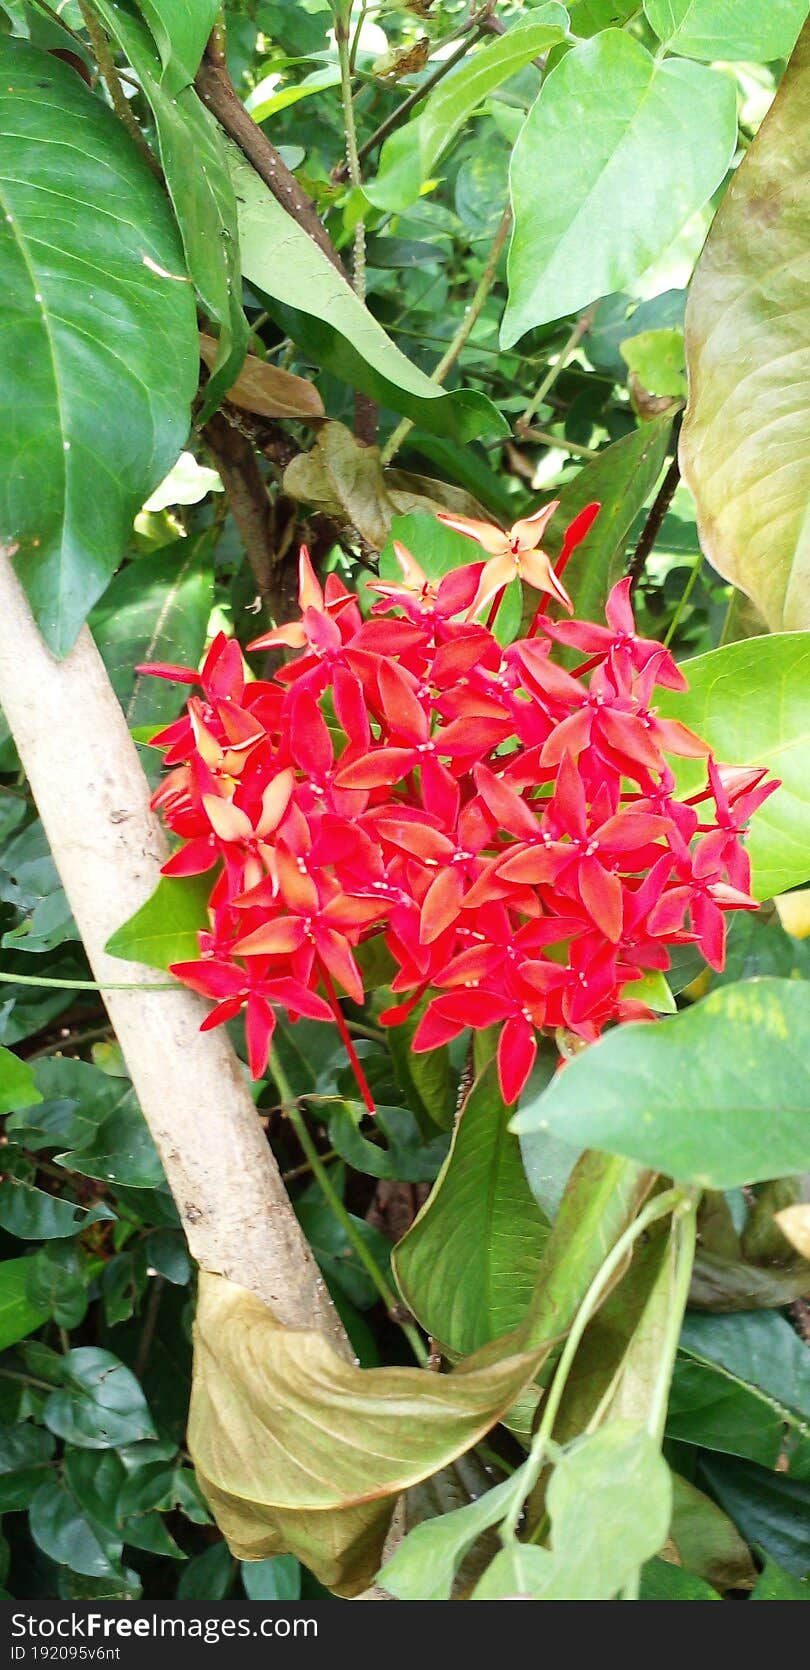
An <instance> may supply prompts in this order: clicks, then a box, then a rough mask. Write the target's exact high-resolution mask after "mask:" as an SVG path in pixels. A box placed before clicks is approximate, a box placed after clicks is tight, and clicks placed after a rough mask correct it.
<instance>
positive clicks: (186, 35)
mask: <svg viewBox="0 0 810 1670" xmlns="http://www.w3.org/2000/svg"><path fill="white" fill-rule="evenodd" d="M119 3H120V0H119ZM138 6H139V8H140V10H141V11H142V12H143V15H144V17H145V18H146V21H147V23H148V24H149V27H150V29H151V31H152V34H153V35H154V37H155V41H156V43H157V48H158V52H159V53H160V59H161V63H162V64H163V84H164V86H165V88H166V91H167V93H170V94H174V93H178V92H179V91H180V88H181V87H185V86H186V85H187V84H188V82H189V81H193V79H194V77H195V75H196V73H197V70H198V68H199V63H200V59H201V58H202V55H203V51H204V49H205V43H206V41H207V40H208V37H209V35H210V33H211V30H212V29H213V27H214V23H215V22H216V16H217V12H218V11H219V0H138Z"/></svg>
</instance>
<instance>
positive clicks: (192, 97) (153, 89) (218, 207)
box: [94, 0, 248, 424]
mask: <svg viewBox="0 0 810 1670" xmlns="http://www.w3.org/2000/svg"><path fill="white" fill-rule="evenodd" d="M177 3H178V0H175V5H177ZM94 6H95V9H96V11H97V12H98V13H99V15H100V17H101V18H102V19H103V21H104V24H105V26H106V27H107V29H108V31H109V32H110V34H111V35H112V36H113V37H114V39H116V40H117V41H118V42H119V44H120V46H121V47H122V49H123V51H124V52H125V54H126V56H127V58H128V59H129V62H130V63H131V65H132V67H133V69H134V70H135V72H136V74H137V76H138V79H139V81H140V83H141V86H142V88H143V90H144V93H145V94H146V97H147V99H148V101H149V104H150V105H151V108H152V114H153V116H154V118H155V128H156V132H157V141H158V149H159V152H160V161H161V166H162V168H163V172H164V175H165V178H166V185H167V187H168V190H169V195H170V197H171V200H172V203H173V205H174V211H175V214H176V216H177V224H178V226H179V228H180V236H181V238H182V240H183V249H184V251H185V256H186V262H187V264H188V270H189V272H190V274H191V277H192V278H193V280H194V284H195V286H196V289H197V293H198V295H199V297H200V301H201V303H202V306H203V308H204V309H205V312H206V313H207V314H208V315H209V317H210V318H211V319H212V320H215V321H216V323H217V324H218V325H219V348H218V352H217V358H216V363H215V365H214V368H213V371H212V375H211V378H210V380H209V382H208V383H207V384H206V388H205V397H204V400H203V404H202V407H201V409H200V411H199V412H198V413H197V423H198V424H199V423H202V422H204V421H205V418H206V417H207V416H208V414H209V413H210V412H212V411H214V410H215V408H216V406H217V405H218V404H219V401H220V399H221V397H222V395H223V394H224V393H225V392H226V390H227V389H228V388H229V387H230V385H231V384H232V383H233V382H235V380H236V376H237V374H238V372H239V369H240V367H241V365H242V362H243V360H244V358H245V350H246V348H247V342H248V326H247V321H246V319H245V315H244V313H243V311H242V281H241V274H240V266H239V239H238V234H237V227H236V198H235V196H234V190H233V184H232V182H231V177H230V173H229V170H228V161H227V155H226V152H225V146H224V141H223V136H222V132H221V130H220V128H219V127H218V125H217V123H216V122H215V121H214V119H213V117H212V116H211V115H210V114H209V112H208V111H207V110H206V108H205V105H204V104H203V103H202V102H201V100H200V99H199V98H198V96H197V94H196V92H195V91H194V88H193V87H189V86H186V85H184V84H183V83H184V82H188V81H190V80H191V79H192V78H191V76H189V75H185V74H184V72H183V70H182V68H181V67H180V66H179V65H178V63H177V60H176V59H170V60H166V59H165V57H164V63H168V69H167V72H166V74H165V75H163V76H161V64H160V59H159V58H158V56H157V53H156V52H155V49H154V46H153V45H152V41H151V40H150V37H149V32H148V30H147V29H145V28H144V26H143V25H142V24H141V23H140V20H139V19H138V18H137V17H134V16H133V15H132V14H131V13H130V12H128V11H126V10H125V9H124V7H123V6H121V5H120V4H118V5H115V4H110V0H94ZM166 9H167V8H166V6H165V4H162V3H147V4H144V5H142V7H141V10H142V11H143V12H144V13H145V15H146V17H147V22H150V23H151V22H152V17H151V16H150V14H157V13H159V12H161V11H165V10H166ZM206 9H208V10H209V11H210V7H207V8H206ZM182 10H183V12H184V13H185V12H188V13H189V14H194V12H195V11H196V12H199V13H200V15H201V16H202V14H203V10H204V8H203V7H200V6H199V5H197V6H195V4H194V0H185V4H182ZM188 21H189V20H188V18H186V19H185V22H186V23H188ZM197 28H198V22H197V23H195V24H194V25H192V28H191V34H192V35H194V31H195V30H196V29H197ZM155 33H156V40H157V44H158V47H159V48H160V51H161V56H163V55H164V46H163V44H162V40H164V41H165V34H164V35H163V37H162V36H161V33H160V32H159V31H156V32H155ZM209 33H210V24H209V23H207V21H206V35H205V37H203V39H202V44H203V45H204V44H205V39H206V38H207V35H208V34H209ZM172 35H173V37H174V38H175V40H176V41H177V42H178V43H179V50H180V52H181V55H183V56H184V57H185V58H186V59H187V60H188V61H192V60H193V58H194V54H195V53H196V57H197V61H199V57H200V56H201V47H200V46H199V36H196V37H195V38H194V39H191V38H188V37H189V31H188V29H185V30H183V31H182V32H180V33H178V32H177V31H176V30H174V29H172ZM195 68H196V63H195ZM179 75H180V76H182V77H183V80H182V81H180V80H178V76H179ZM181 88H182V90H181ZM190 156H193V158H194V166H193V167H189V157H190Z"/></svg>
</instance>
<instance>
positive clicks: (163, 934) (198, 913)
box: [105, 876, 211, 969]
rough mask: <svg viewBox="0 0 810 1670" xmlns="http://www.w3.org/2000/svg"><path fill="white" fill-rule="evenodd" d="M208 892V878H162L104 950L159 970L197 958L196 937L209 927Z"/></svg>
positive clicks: (198, 950)
mask: <svg viewBox="0 0 810 1670" xmlns="http://www.w3.org/2000/svg"><path fill="white" fill-rule="evenodd" d="M210 892H211V878H210V876H183V877H180V878H177V877H174V876H162V877H161V879H160V881H159V882H158V884H157V887H156V888H155V891H154V893H153V894H152V896H151V898H150V899H147V901H146V904H145V905H141V908H140V910H136V912H135V914H134V916H130V917H129V918H128V920H127V921H126V922H123V923H122V925H121V927H120V928H116V930H115V933H114V934H113V935H112V937H111V938H110V939H109V940H108V941H107V944H106V946H105V950H107V951H108V952H109V954H110V956H112V957H123V958H124V959H125V960H126V961H127V962H134V963H146V964H148V966H149V967H150V968H162V969H168V967H169V964H170V963H179V962H183V961H184V960H186V959H187V958H193V957H198V956H199V954H200V946H199V940H198V938H197V935H198V933H199V932H200V931H201V930H202V929H203V928H207V927H208V908H207V907H208V896H209V894H210Z"/></svg>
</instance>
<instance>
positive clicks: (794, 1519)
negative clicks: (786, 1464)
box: [700, 1455, 810, 1577]
mask: <svg viewBox="0 0 810 1670" xmlns="http://www.w3.org/2000/svg"><path fill="white" fill-rule="evenodd" d="M700 1479H701V1482H703V1483H705V1485H706V1486H707V1488H708V1489H709V1490H710V1491H711V1493H712V1495H713V1496H714V1497H716V1499H717V1501H718V1502H719V1503H720V1505H721V1507H722V1508H724V1509H725V1511H726V1513H727V1514H729V1515H730V1517H731V1518H732V1519H733V1521H734V1523H735V1525H736V1526H737V1527H738V1528H739V1530H740V1531H741V1532H742V1534H743V1536H744V1537H745V1538H746V1540H747V1541H748V1542H749V1543H751V1544H752V1545H753V1546H754V1547H758V1548H762V1549H764V1551H765V1553H766V1554H770V1556H771V1558H772V1559H773V1560H775V1561H776V1564H777V1565H779V1566H781V1567H782V1568H783V1569H784V1570H785V1571H786V1572H789V1573H790V1575H791V1576H792V1577H806V1576H807V1574H808V1572H810V1482H808V1481H806V1480H802V1479H791V1478H789V1477H788V1476H787V1474H785V1473H776V1472H773V1471H772V1470H770V1469H768V1468H765V1467H757V1466H756V1465H755V1464H754V1462H752V1461H738V1460H736V1459H734V1458H732V1457H731V1456H719V1455H703V1456H701V1460H700Z"/></svg>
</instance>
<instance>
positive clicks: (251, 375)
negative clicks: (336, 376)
mask: <svg viewBox="0 0 810 1670" xmlns="http://www.w3.org/2000/svg"><path fill="white" fill-rule="evenodd" d="M218 352H219V343H218V342H217V340H216V338H215V337H213V336H206V334H205V332H204V331H201V332H200V358H201V359H202V360H204V362H205V364H206V365H207V366H208V368H209V370H211V369H212V368H213V366H214V364H215V362H216V358H217V354H218ZM227 397H228V399H229V400H230V402H231V405H233V406H241V408H242V410H243V411H245V412H255V413H256V414H257V416H258V417H266V418H303V419H305V420H306V421H307V422H308V423H312V422H315V421H319V420H320V419H321V418H323V417H325V415H326V414H325V412H324V406H323V401H322V399H321V397H320V395H319V393H318V390H317V389H316V388H315V385H314V383H308V382H307V381H306V379H305V378H304V377H295V376H294V375H293V373H292V372H291V371H281V370H279V367H278V366H277V365H269V364H268V362H267V361H266V360H260V359H259V357H258V355H257V354H248V355H247V358H246V359H245V362H244V364H243V366H242V369H241V371H240V373H239V376H238V377H237V379H236V382H235V383H232V384H231V387H230V388H229V389H228V391H227Z"/></svg>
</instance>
